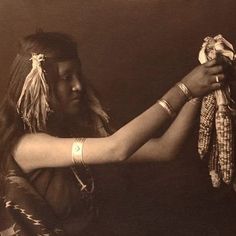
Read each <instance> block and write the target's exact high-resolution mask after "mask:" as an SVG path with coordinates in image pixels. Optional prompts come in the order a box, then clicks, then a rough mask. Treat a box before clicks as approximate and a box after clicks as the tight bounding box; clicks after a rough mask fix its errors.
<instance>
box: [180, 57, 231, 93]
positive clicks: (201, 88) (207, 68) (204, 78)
mask: <svg viewBox="0 0 236 236" xmlns="http://www.w3.org/2000/svg"><path fill="white" fill-rule="evenodd" d="M230 67H232V66H231V65H230V64H229V61H228V60H225V58H224V57H217V58H216V59H213V60H210V61H208V62H206V63H204V64H202V65H199V66H197V67H196V68H195V69H193V70H192V71H191V72H190V73H189V74H187V75H186V76H185V77H184V78H183V79H182V82H183V83H184V84H185V85H186V86H187V87H188V89H189V90H190V91H191V93H192V95H193V97H201V96H204V95H206V94H208V93H210V92H212V91H214V90H216V89H220V88H221V86H222V84H223V83H224V81H225V80H226V78H227V72H228V71H229V68H230ZM217 78H218V80H219V82H217Z"/></svg>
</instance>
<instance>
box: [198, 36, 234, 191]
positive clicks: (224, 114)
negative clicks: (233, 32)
mask: <svg viewBox="0 0 236 236" xmlns="http://www.w3.org/2000/svg"><path fill="white" fill-rule="evenodd" d="M234 53H235V52H234V48H233V46H232V45H231V44H230V43H229V42H228V41H227V40H225V39H224V38H223V37H222V35H217V36H215V37H214V38H212V37H206V38H205V39H204V43H203V45H202V48H201V50H200V52H199V57H198V59H199V61H200V63H202V64H203V63H205V62H206V61H208V60H211V59H214V58H216V56H217V55H218V54H221V55H223V56H224V57H226V58H227V60H229V63H231V62H232V61H233V60H234V58H235V54H234ZM231 102H233V100H232V99H231V97H230V88H229V85H227V84H225V85H224V86H222V88H221V89H219V90H216V91H214V92H212V93H210V94H209V95H207V96H205V97H204V98H203V101H202V107H201V114H200V127H199V138H198V153H199V155H200V157H201V158H202V159H203V158H204V157H206V156H209V173H210V176H211V180H212V185H213V186H214V187H219V186H220V184H221V181H222V180H223V182H224V183H226V184H230V183H231V181H232V177H233V171H234V153H233V152H234V143H233V120H232V115H231V109H230V107H229V105H230V103H231Z"/></svg>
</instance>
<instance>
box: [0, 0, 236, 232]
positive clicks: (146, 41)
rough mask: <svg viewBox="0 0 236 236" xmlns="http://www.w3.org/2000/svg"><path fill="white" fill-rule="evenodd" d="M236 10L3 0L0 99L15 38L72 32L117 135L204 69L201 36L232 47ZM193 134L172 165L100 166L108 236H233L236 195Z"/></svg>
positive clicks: (229, 5) (211, 5)
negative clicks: (219, 181) (219, 38)
mask: <svg viewBox="0 0 236 236" xmlns="http://www.w3.org/2000/svg"><path fill="white" fill-rule="evenodd" d="M235 12H236V3H235V1H234V0H231V1H230V0H228V1H220V0H215V1H210V0H207V1H202V0H189V1H187V0H165V1H164V0H155V1H154V0H119V1H118V0H67V1H66V0H37V1H34V0H10V1H9V0H1V1H0V35H1V36H0V37H1V39H0V62H1V69H0V78H1V81H0V82H1V87H0V98H2V97H3V95H4V90H5V87H6V84H7V78H8V71H9V66H10V64H11V61H12V59H13V57H14V56H15V53H16V49H17V41H18V39H19V38H20V37H22V36H24V35H26V34H29V33H32V32H34V31H35V30H36V29H37V28H42V29H44V30H45V31H62V32H66V33H69V34H72V35H73V36H74V38H75V39H77V41H78V43H79V53H80V57H81V60H82V64H83V70H84V73H85V74H86V76H87V77H88V78H89V80H90V81H91V82H92V84H94V86H95V87H96V88H97V89H98V91H99V93H100V95H101V97H102V100H103V103H104V104H105V106H106V107H107V109H108V112H109V114H110V115H111V117H112V123H113V124H115V126H116V127H117V128H118V127H120V126H122V125H123V124H125V123H126V122H128V121H129V120H131V119H132V118H133V117H135V116H136V115H138V114H139V113H140V112H142V111H143V110H144V109H146V108H147V107H148V106H150V105H151V104H153V103H154V102H155V101H156V100H157V99H158V98H159V97H160V96H161V95H162V94H163V93H164V92H165V91H166V90H167V89H168V88H169V87H170V86H172V85H173V84H174V83H175V82H177V81H178V80H180V78H182V77H183V76H184V75H185V74H187V73H188V72H189V71H190V70H191V69H192V68H193V67H194V66H195V65H197V64H198V61H197V56H198V51H199V49H200V46H201V44H202V42H203V39H204V37H206V36H208V35H210V36H214V35H216V34H219V33H221V34H223V36H224V37H225V38H226V39H228V40H229V41H230V42H232V43H233V44H235V45H236V31H235V27H236V20H235ZM196 135H197V132H196V131H193V133H192V135H191V137H190V138H189V140H187V141H186V145H185V146H184V147H183V152H182V154H181V156H180V157H179V158H178V159H177V160H176V161H172V162H170V163H146V164H145V163H143V164H135V165H134V164H130V165H121V166H104V167H98V168H96V169H97V170H95V173H96V174H95V175H96V177H97V182H98V183H97V185H98V186H100V187H98V188H97V191H98V195H99V204H100V205H101V221H102V222H103V224H104V227H107V228H109V230H110V231H111V232H110V235H157V234H158V235H236V233H235V231H234V230H235V229H234V228H235V226H234V224H235V223H234V219H235V216H236V209H235V201H234V198H235V199H236V196H234V194H233V193H232V192H231V189H230V188H228V187H223V188H221V189H220V190H215V189H213V188H212V187H211V185H210V182H209V177H208V172H207V163H204V162H201V161H199V159H198V156H197V154H196V137H197V136H196ZM217 232H218V233H217ZM219 232H220V233H219Z"/></svg>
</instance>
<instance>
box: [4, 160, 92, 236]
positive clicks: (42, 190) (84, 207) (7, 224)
mask: <svg viewBox="0 0 236 236" xmlns="http://www.w3.org/2000/svg"><path fill="white" fill-rule="evenodd" d="M5 169H6V174H5V175H3V174H2V175H1V202H0V235H1V236H10V235H20V236H33V235H50V236H51V235H84V234H86V235H96V230H95V227H91V225H93V224H94V221H95V219H96V214H97V211H96V208H95V207H94V199H93V194H92V193H84V191H81V186H80V185H79V183H78V181H77V180H76V178H75V176H74V174H73V172H72V170H71V168H45V169H38V170H36V171H34V172H32V173H30V174H28V175H26V174H24V173H23V172H22V170H21V169H20V167H19V166H18V165H17V163H16V162H15V160H14V158H13V157H12V156H9V158H8V159H7V162H6V165H5ZM91 228H92V231H93V232H90V231H91V230H89V229H91Z"/></svg>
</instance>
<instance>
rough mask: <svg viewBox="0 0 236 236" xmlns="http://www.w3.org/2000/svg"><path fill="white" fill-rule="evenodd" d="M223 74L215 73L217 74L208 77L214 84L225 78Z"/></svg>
mask: <svg viewBox="0 0 236 236" xmlns="http://www.w3.org/2000/svg"><path fill="white" fill-rule="evenodd" d="M225 77H226V76H225V74H217V75H214V76H211V77H210V78H209V82H210V83H212V84H214V83H220V82H223V81H224V80H225Z"/></svg>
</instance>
